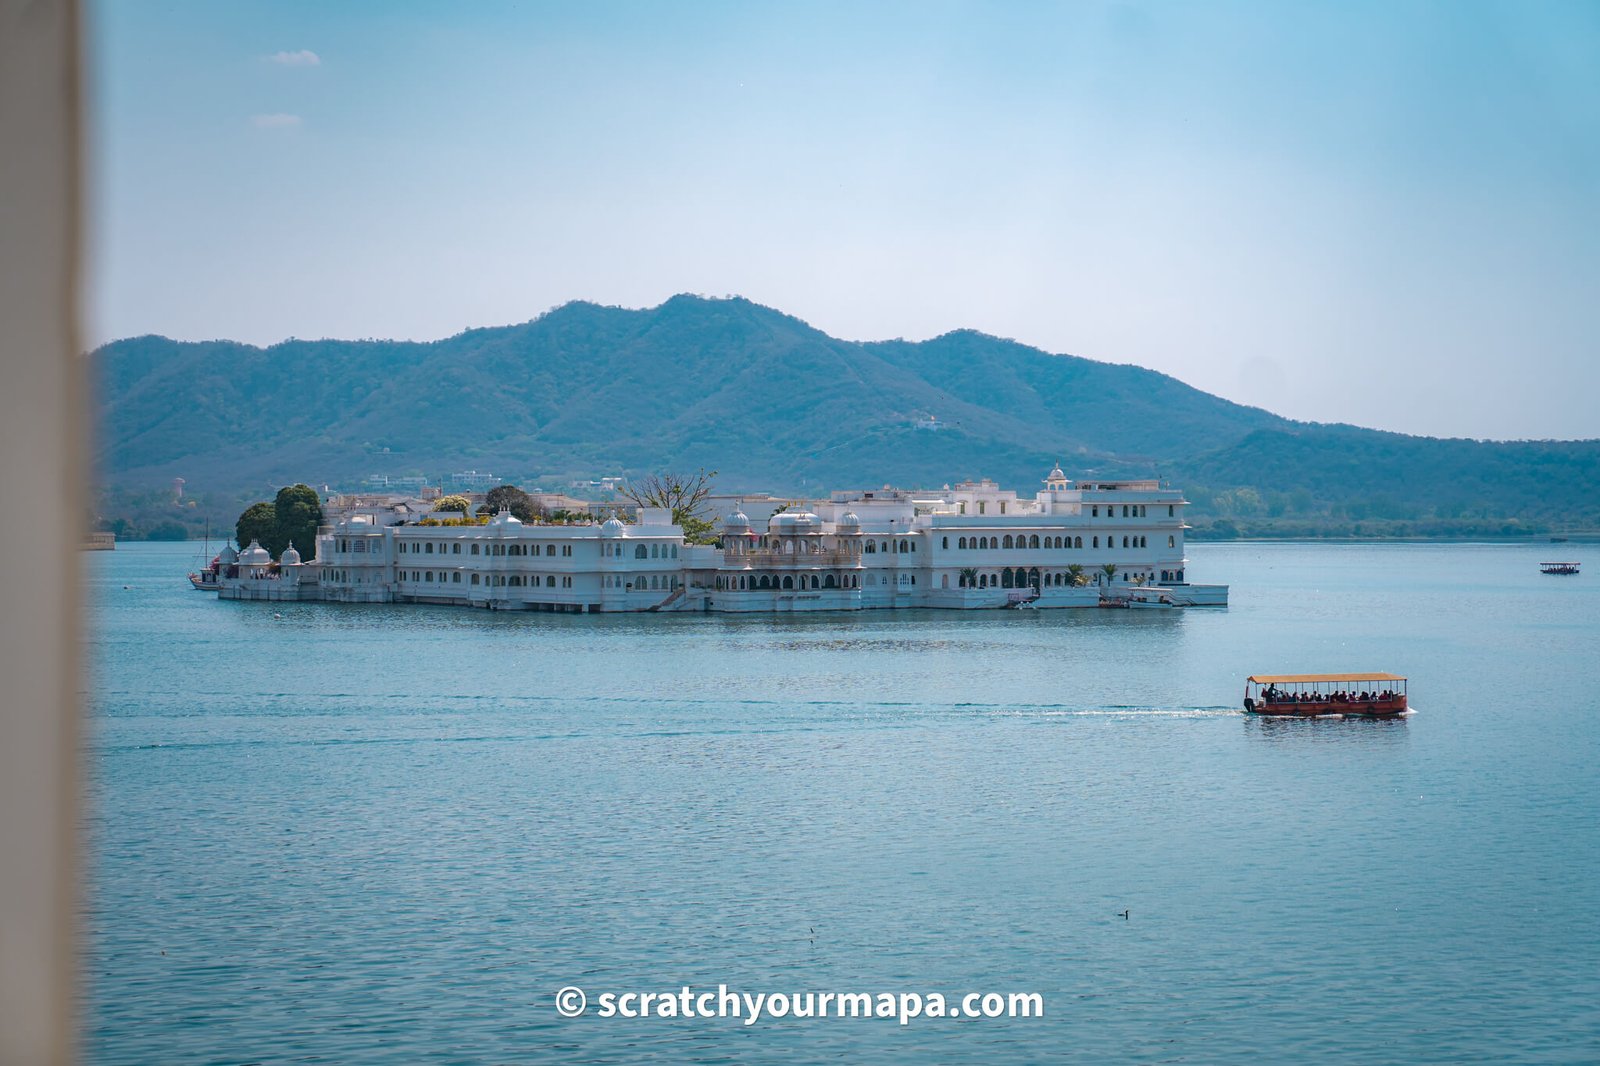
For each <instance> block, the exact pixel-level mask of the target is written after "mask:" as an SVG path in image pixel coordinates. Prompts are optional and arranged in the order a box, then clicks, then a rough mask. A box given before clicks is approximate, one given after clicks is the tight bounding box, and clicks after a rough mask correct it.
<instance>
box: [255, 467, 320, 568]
mask: <svg viewBox="0 0 1600 1066" xmlns="http://www.w3.org/2000/svg"><path fill="white" fill-rule="evenodd" d="M321 524H322V500H321V499H320V498H319V497H318V496H317V490H316V489H313V488H312V487H311V486H309V485H289V486H287V487H285V488H281V489H279V490H278V495H277V498H276V499H274V500H273V501H272V502H271V503H266V502H262V503H253V504H251V505H250V506H249V507H247V508H245V512H244V514H242V515H240V516H239V521H238V523H237V524H236V525H235V526H234V533H235V536H236V537H237V538H238V541H239V547H241V548H248V547H249V546H250V541H251V540H252V539H253V540H258V541H260V542H261V546H262V547H263V548H265V549H267V551H269V552H271V553H272V557H273V558H274V559H276V558H277V557H278V556H280V555H282V554H283V551H284V549H285V548H287V547H288V546H289V545H290V543H293V544H294V546H295V550H296V551H298V552H299V553H300V557H301V558H302V559H310V558H312V557H314V556H315V554H316V549H317V527H318V526H319V525H321Z"/></svg>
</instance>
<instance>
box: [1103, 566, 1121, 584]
mask: <svg viewBox="0 0 1600 1066" xmlns="http://www.w3.org/2000/svg"><path fill="white" fill-rule="evenodd" d="M1100 572H1101V573H1102V574H1104V575H1106V584H1108V585H1109V584H1111V582H1112V581H1113V580H1115V579H1116V576H1117V564H1116V563H1107V564H1105V565H1104V566H1102V567H1101V568H1100Z"/></svg>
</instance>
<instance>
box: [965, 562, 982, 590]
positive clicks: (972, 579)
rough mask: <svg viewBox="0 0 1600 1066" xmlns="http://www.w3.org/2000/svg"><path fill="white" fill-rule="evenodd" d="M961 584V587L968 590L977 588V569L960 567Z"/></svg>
mask: <svg viewBox="0 0 1600 1066" xmlns="http://www.w3.org/2000/svg"><path fill="white" fill-rule="evenodd" d="M961 584H962V586H963V587H965V588H969V589H975V588H977V587H978V569H977V567H973V566H966V567H962V569H961Z"/></svg>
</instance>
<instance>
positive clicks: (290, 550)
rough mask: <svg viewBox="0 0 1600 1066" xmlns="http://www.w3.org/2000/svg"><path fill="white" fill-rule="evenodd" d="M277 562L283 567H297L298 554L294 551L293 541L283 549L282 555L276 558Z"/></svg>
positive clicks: (298, 562) (298, 561)
mask: <svg viewBox="0 0 1600 1066" xmlns="http://www.w3.org/2000/svg"><path fill="white" fill-rule="evenodd" d="M278 562H280V563H282V564H283V565H284V566H298V565H299V564H300V553H299V552H297V551H295V550H294V541H292V540H291V541H290V542H289V546H288V547H287V548H285V549H283V554H282V555H280V556H278Z"/></svg>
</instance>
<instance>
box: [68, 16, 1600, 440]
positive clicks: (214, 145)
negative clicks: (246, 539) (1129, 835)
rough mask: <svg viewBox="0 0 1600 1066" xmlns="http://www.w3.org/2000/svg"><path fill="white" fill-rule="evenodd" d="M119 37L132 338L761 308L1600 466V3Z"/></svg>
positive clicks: (111, 25)
mask: <svg viewBox="0 0 1600 1066" xmlns="http://www.w3.org/2000/svg"><path fill="white" fill-rule="evenodd" d="M89 31H90V56H89V68H90V71H91V77H92V79H93V84H92V85H91V100H92V101H93V105H94V114H93V116H92V117H93V125H94V131H93V135H92V138H91V145H90V147H91V166H92V168H93V175H92V203H91V207H92V212H91V214H92V220H91V227H90V249H89V251H90V260H91V272H90V287H89V293H88V297H89V299H88V312H89V320H90V330H91V335H92V339H93V340H95V341H96V342H98V341H102V340H106V339H109V338H113V337H121V336H128V335H131V334H138V333H164V334H167V335H169V336H175V337H182V338H192V339H199V338H213V337H230V338H235V339H241V340H247V341H252V342H256V343H270V342H273V341H276V340H281V339H283V338H284V337H287V336H291V335H292V336H300V337H322V336H330V337H365V336H379V337H408V338H418V339H431V338H436V337H441V336H446V335H449V334H452V333H456V332H459V331H460V330H462V329H465V328H469V327H473V326H482V325H495V324H502V323H508V322H518V321H524V320H526V319H529V318H532V317H534V316H535V315H537V314H539V313H541V312H543V311H545V310H547V309H549V308H550V307H552V306H555V305H557V304H560V303H564V302H565V301H567V300H572V299H587V300H594V301H596V302H600V303H607V304H622V305H625V306H630V307H641V306H651V305H654V304H656V303H659V302H660V301H661V300H663V299H665V298H666V297H668V296H670V295H672V294H673V293H677V292H698V293H704V294H708V295H724V294H739V295H743V296H748V297H750V298H751V299H753V300H756V301H759V302H761V303H764V304H769V305H771V306H774V307H777V308H779V309H781V310H783V311H786V312H789V313H791V314H794V315H797V316H799V317H801V318H804V319H806V320H807V321H810V322H811V323H813V324H814V325H816V326H818V327H819V328H821V329H824V330H826V331H828V332H830V333H833V334H835V335H838V336H843V337H850V338H858V339H877V338H884V337H896V336H903V337H907V338H924V337H929V336H934V335H937V334H939V333H943V332H945V331H947V330H951V329H956V328H961V327H972V328H976V329H980V330H984V331H985V332H989V333H994V334H999V335H1001V336H1008V337H1014V338H1016V339H1018V340H1021V341H1024V342H1026V343H1029V344H1035V345H1038V346H1040V347H1042V348H1046V349H1048V350H1051V351H1065V352H1072V353H1074V354H1077V355H1083V356H1088V357H1090V358H1094V359H1101V360H1106V361H1109V362H1126V363H1137V364H1139V365H1142V366H1147V367H1151V368H1154V369H1157V370H1162V371H1165V372H1167V373H1170V374H1173V375H1175V376H1177V377H1179V378H1181V379H1182V380H1184V381H1187V382H1189V383H1190V384H1192V385H1195V386H1197V387H1199V388H1202V389H1206V390H1207V391H1210V392H1215V393H1218V394H1220V395H1223V396H1227V397H1229V398H1230V399H1235V400H1239V401H1242V402H1246V403H1253V404H1259V405H1261V406H1264V407H1267V408H1269V409H1271V410H1274V411H1277V412H1279V413H1281V414H1285V415H1289V416H1291V417H1296V418H1305V419H1315V420H1319V421H1348V422H1355V423H1358V424H1361V425H1370V426H1377V427H1380V428H1386V429H1397V430H1403V431H1407V432H1417V433H1429V434H1439V435H1455V436H1475V437H1596V436H1600V413H1597V412H1600V403H1597V401H1596V397H1600V4H1595V3H1556V2H1541V3H1535V2H1525V3H1470V2H1466V3H1370V4H1364V3H1336V4H1335V3H1330V4H1309V3H1287V2H1272V3H1215V4H1201V3H1177V4H1164V3H1148V4H1147V3H1083V4H1021V3H1013V4H981V5H980V4H963V3H944V4H939V3H915V4H846V3H841V4H776V3H727V4H720V3H719V4H680V5H673V4H668V3H637V4H631V3H630V4H623V3H572V4H566V5H553V4H508V3H502V4H491V3H472V4H450V5H446V4H439V5H422V4H408V3H372V4H320V3H319V4H296V3H275V4H228V3H216V2H205V3H200V2H195V3H154V2H141V3H122V2H104V0H102V2H99V3H94V2H91V4H90V7H89ZM302 53H310V54H309V55H307V54H302Z"/></svg>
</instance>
